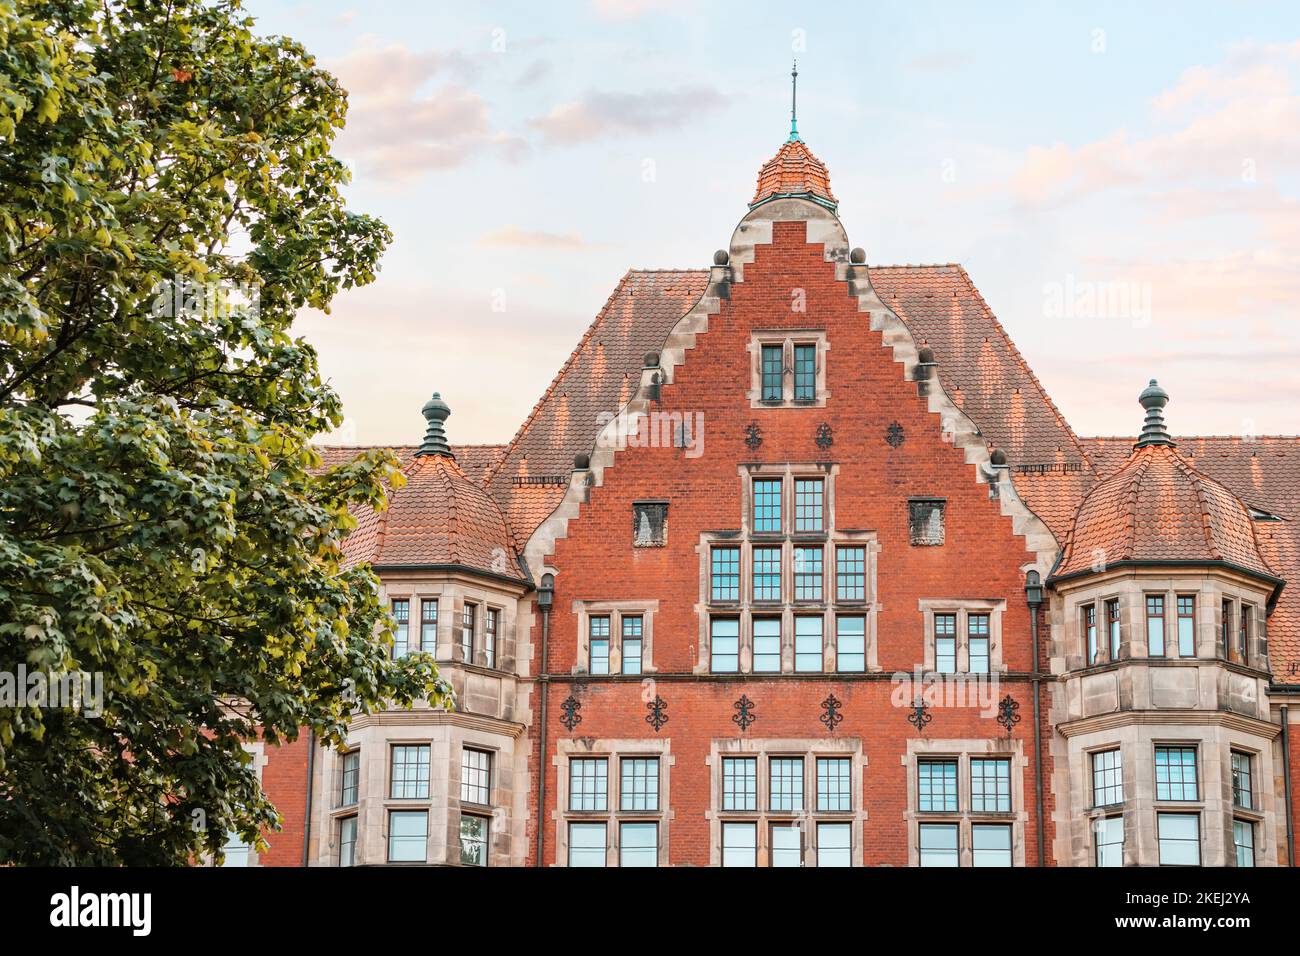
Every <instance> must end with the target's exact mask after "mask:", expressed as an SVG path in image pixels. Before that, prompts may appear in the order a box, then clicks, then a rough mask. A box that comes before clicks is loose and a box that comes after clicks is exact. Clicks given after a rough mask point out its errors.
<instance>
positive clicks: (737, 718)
mask: <svg viewBox="0 0 1300 956" xmlns="http://www.w3.org/2000/svg"><path fill="white" fill-rule="evenodd" d="M732 706H733V707H735V708H736V713H734V714H732V715H731V720H732V722H733V723H735V724H737V725H739V727H740V732H741V733H742V734H743V733H744V732H745V731H746V730H748V729H749V725H750V724H752V723H753V722H754V721H756V720H758V717H757V716H756V715H755V714H754V702H753V701H752V700H750V699H749V695H748V694H741V695H740V700H738V701H736V702H735V703H734V704H733V705H732Z"/></svg>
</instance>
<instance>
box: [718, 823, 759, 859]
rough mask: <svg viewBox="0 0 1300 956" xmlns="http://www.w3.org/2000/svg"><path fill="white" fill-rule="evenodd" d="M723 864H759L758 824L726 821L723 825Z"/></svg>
mask: <svg viewBox="0 0 1300 956" xmlns="http://www.w3.org/2000/svg"><path fill="white" fill-rule="evenodd" d="M722 865H723V866H758V825H757V824H755V823H724V824H723V825H722Z"/></svg>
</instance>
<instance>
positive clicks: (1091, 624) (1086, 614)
mask: <svg viewBox="0 0 1300 956" xmlns="http://www.w3.org/2000/svg"><path fill="white" fill-rule="evenodd" d="M1080 610H1081V612H1082V614H1083V621H1082V626H1083V646H1084V653H1085V654H1087V655H1088V659H1087V663H1088V666H1089V667H1091V666H1092V665H1093V664H1096V663H1097V662H1098V661H1100V660H1101V649H1100V647H1098V645H1097V605H1095V604H1085V605H1084V606H1083V607H1082V608H1080Z"/></svg>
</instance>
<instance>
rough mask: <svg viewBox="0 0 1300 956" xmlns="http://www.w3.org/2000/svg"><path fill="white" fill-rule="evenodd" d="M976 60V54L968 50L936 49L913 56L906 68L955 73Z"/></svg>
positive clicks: (917, 71)
mask: <svg viewBox="0 0 1300 956" xmlns="http://www.w3.org/2000/svg"><path fill="white" fill-rule="evenodd" d="M974 62H975V55H974V54H973V53H970V52H968V51H966V50H936V51H934V52H933V53H922V54H920V55H918V56H914V57H912V59H910V60H908V61H907V62H906V63H905V64H904V67H903V68H904V69H907V70H911V71H913V72H914V73H955V72H957V71H958V70H962V69H965V68H966V67H968V66H970V65H971V64H972V63H974Z"/></svg>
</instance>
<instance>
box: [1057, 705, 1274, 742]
mask: <svg viewBox="0 0 1300 956" xmlns="http://www.w3.org/2000/svg"><path fill="white" fill-rule="evenodd" d="M1139 724H1140V725H1146V726H1152V725H1163V726H1170V725H1177V726H1183V727H1214V726H1218V727H1227V728H1229V729H1231V730H1240V731H1242V732H1243V733H1249V734H1255V735H1257V736H1260V737H1264V738H1266V739H1268V740H1272V739H1273V738H1274V737H1276V736H1277V735H1278V734H1280V733H1281V732H1282V728H1281V727H1279V726H1278V725H1277V724H1273V723H1269V722H1268V721H1267V720H1260V719H1259V718H1258V717H1248V716H1246V715H1245V714H1238V713H1234V712H1232V711H1228V710H1121V711H1115V712H1113V713H1109V714H1097V715H1096V716H1093V717H1081V718H1079V719H1078V720H1067V721H1064V722H1062V723H1059V724H1057V725H1056V729H1057V731H1058V732H1059V733H1060V734H1061V736H1062V737H1075V736H1078V735H1080V734H1091V733H1096V732H1097V731H1103V730H1113V729H1116V728H1119V727H1132V726H1134V725H1139Z"/></svg>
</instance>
